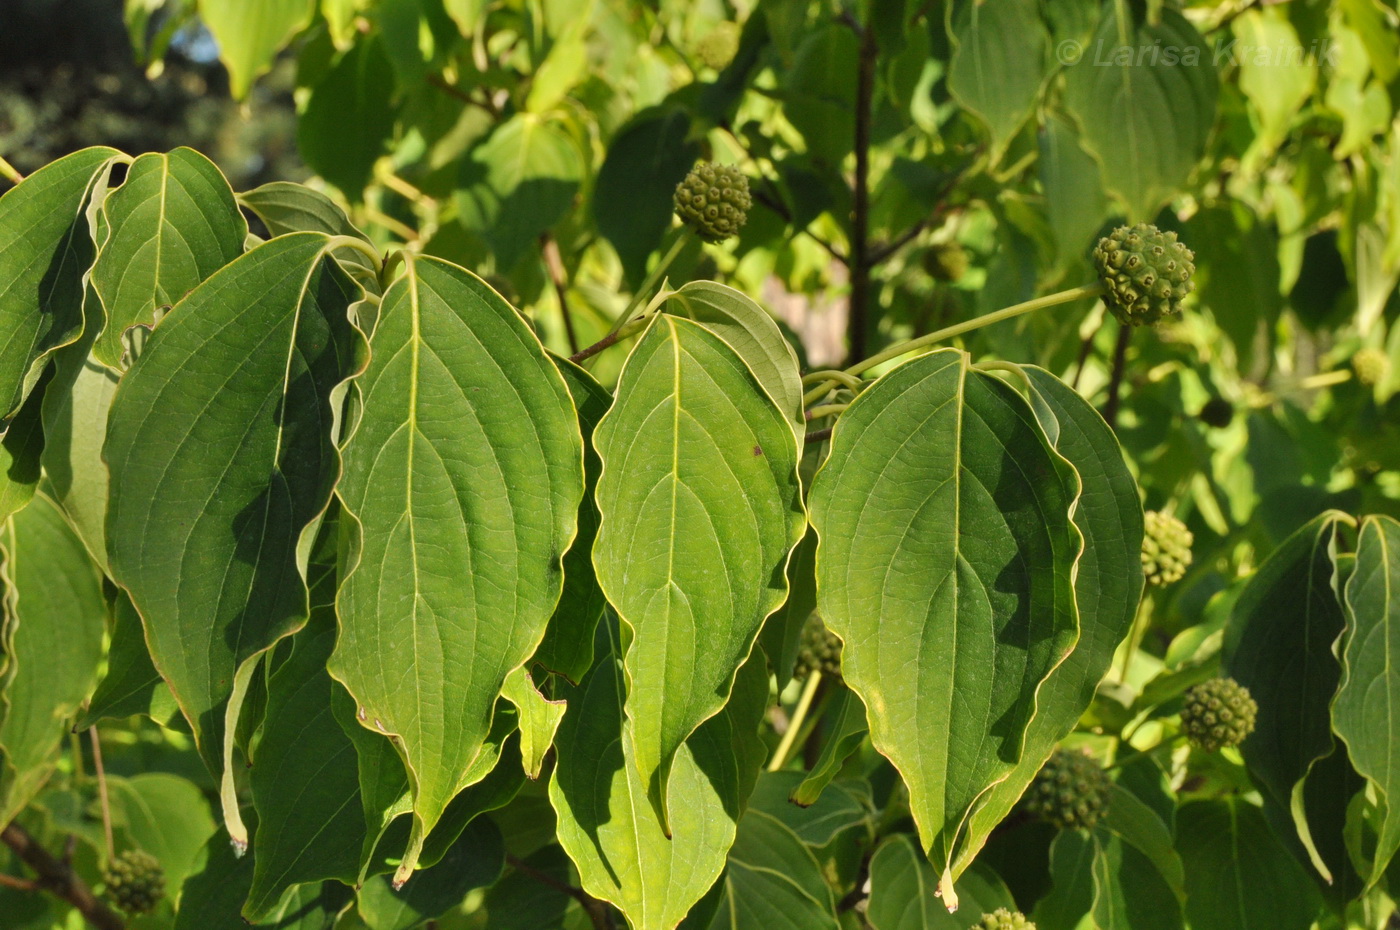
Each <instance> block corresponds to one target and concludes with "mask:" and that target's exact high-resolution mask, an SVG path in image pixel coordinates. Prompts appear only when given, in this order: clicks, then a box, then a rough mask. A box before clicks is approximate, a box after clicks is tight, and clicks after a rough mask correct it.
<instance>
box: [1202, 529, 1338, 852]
mask: <svg viewBox="0 0 1400 930" xmlns="http://www.w3.org/2000/svg"><path fill="white" fill-rule="evenodd" d="M1346 520H1347V518H1346V517H1345V516H1344V515H1342V514H1339V513H1337V512H1335V511H1332V512H1329V513H1325V514H1322V515H1321V516H1318V517H1316V518H1314V519H1313V520H1311V521H1309V522H1308V523H1307V524H1306V525H1305V526H1303V527H1302V528H1301V529H1299V530H1298V531H1297V532H1296V533H1294V534H1293V535H1292V536H1290V537H1288V539H1286V540H1284V542H1283V543H1282V544H1281V545H1280V546H1279V547H1278V548H1277V549H1275V550H1274V551H1273V552H1271V553H1269V557H1268V558H1267V559H1265V560H1264V562H1263V564H1261V565H1260V566H1259V568H1258V569H1257V570H1256V571H1255V573H1254V575H1253V576H1251V577H1250V579H1249V581H1248V582H1247V583H1246V584H1245V586H1244V590H1242V591H1241V592H1240V595H1239V597H1238V598H1237V599H1236V601H1235V604H1234V608H1233V609H1232V610H1231V611H1230V621H1229V627H1228V629H1227V635H1226V640H1225V648H1224V670H1225V673H1226V674H1228V675H1229V676H1230V677H1232V678H1234V679H1235V680H1236V681H1238V682H1239V683H1240V684H1242V685H1244V686H1245V687H1246V688H1248V689H1249V692H1250V694H1251V695H1252V696H1253V698H1254V700H1255V701H1256V702H1257V703H1258V705H1259V713H1258V716H1257V717H1256V718H1255V724H1254V732H1253V733H1251V734H1250V736H1249V738H1248V739H1246V740H1245V741H1244V744H1243V745H1241V747H1240V752H1241V753H1243V754H1244V759H1245V763H1246V764H1247V765H1248V766H1249V770H1250V773H1251V774H1252V775H1253V776H1254V777H1255V779H1257V780H1258V781H1259V783H1260V784H1261V786H1262V787H1263V788H1264V790H1265V791H1266V792H1267V793H1268V794H1269V795H1270V796H1271V798H1272V800H1273V801H1274V803H1276V804H1278V805H1279V806H1280V807H1281V808H1282V809H1284V810H1286V811H1289V812H1290V813H1291V815H1292V818H1293V822H1294V825H1295V827H1296V829H1297V831H1298V837H1299V839H1300V840H1302V842H1303V844H1304V846H1305V847H1307V848H1308V849H1309V850H1313V849H1314V844H1313V842H1312V838H1311V835H1310V831H1309V828H1308V821H1307V817H1306V814H1305V812H1304V810H1303V806H1302V782H1303V779H1304V778H1306V777H1307V774H1308V772H1309V771H1311V770H1312V767H1313V765H1314V764H1316V762H1317V761H1318V760H1319V759H1322V758H1324V757H1325V756H1327V755H1329V754H1330V753H1331V752H1332V748H1333V739H1332V720H1331V716H1330V714H1329V712H1328V707H1329V705H1330V704H1331V702H1332V697H1333V695H1335V694H1336V692H1337V683H1338V681H1339V680H1340V678H1341V674H1342V670H1341V666H1340V665H1339V664H1338V662H1337V657H1336V656H1335V655H1333V653H1332V647H1333V644H1334V643H1336V641H1337V637H1338V636H1340V635H1341V632H1342V628H1343V626H1344V624H1345V619H1344V617H1343V614H1342V605H1341V604H1340V603H1339V602H1338V599H1337V594H1336V591H1335V588H1334V584H1333V582H1334V575H1335V571H1336V569H1335V565H1334V560H1333V552H1334V549H1335V546H1336V541H1337V533H1338V531H1339V528H1340V524H1341V523H1342V522H1343V521H1346ZM1317 864H1318V867H1319V869H1320V870H1321V871H1322V874H1323V876H1324V877H1325V878H1329V879H1330V878H1331V876H1330V875H1329V874H1328V871H1327V869H1326V866H1324V865H1323V864H1322V862H1321V861H1320V860H1319V861H1318V862H1317Z"/></svg>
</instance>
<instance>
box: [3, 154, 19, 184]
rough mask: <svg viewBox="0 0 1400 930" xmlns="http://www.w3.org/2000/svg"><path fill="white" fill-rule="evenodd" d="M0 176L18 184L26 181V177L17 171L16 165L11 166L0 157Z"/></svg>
mask: <svg viewBox="0 0 1400 930" xmlns="http://www.w3.org/2000/svg"><path fill="white" fill-rule="evenodd" d="M0 175H3V176H4V177H6V178H9V179H10V180H11V181H13V182H14V183H16V184H18V183H19V182H20V181H23V180H24V175H22V174H20V173H19V171H17V170H16V169H15V166H14V165H12V164H10V163H9V162H7V161H6V160H5V159H4V158H2V157H0Z"/></svg>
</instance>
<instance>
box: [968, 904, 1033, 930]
mask: <svg viewBox="0 0 1400 930" xmlns="http://www.w3.org/2000/svg"><path fill="white" fill-rule="evenodd" d="M972 930H1035V924H1033V923H1031V921H1030V919H1029V918H1028V917H1026V915H1025V914H1022V913H1021V912H1020V911H1009V910H1007V909H1006V908H1004V907H999V908H997V909H996V910H994V911H992V912H991V913H990V914H983V915H982V919H981V920H979V921H978V922H977V923H975V924H973V928H972Z"/></svg>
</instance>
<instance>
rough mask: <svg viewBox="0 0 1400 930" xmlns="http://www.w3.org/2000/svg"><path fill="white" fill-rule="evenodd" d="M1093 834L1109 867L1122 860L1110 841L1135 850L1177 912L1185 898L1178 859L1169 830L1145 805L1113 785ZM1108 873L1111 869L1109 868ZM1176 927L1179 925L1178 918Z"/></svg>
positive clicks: (1183, 873) (1183, 880) (1179, 860)
mask: <svg viewBox="0 0 1400 930" xmlns="http://www.w3.org/2000/svg"><path fill="white" fill-rule="evenodd" d="M1096 832H1097V833H1098V835H1099V840H1100V843H1099V845H1100V851H1101V852H1102V853H1104V854H1106V855H1107V856H1108V858H1109V860H1110V861H1111V862H1113V863H1121V862H1122V861H1123V858H1122V854H1121V853H1119V852H1118V851H1117V850H1116V849H1113V848H1112V843H1111V842H1110V841H1114V842H1117V841H1122V842H1123V843H1126V844H1127V845H1128V846H1131V847H1132V848H1133V849H1134V850H1136V851H1137V853H1138V854H1139V855H1141V856H1142V858H1143V859H1144V860H1145V861H1146V864H1147V865H1149V866H1150V867H1151V870H1152V871H1154V872H1155V873H1156V874H1157V876H1158V878H1159V879H1160V884H1162V885H1163V886H1164V887H1165V888H1166V889H1167V890H1168V891H1170V892H1171V894H1172V896H1173V897H1175V898H1176V899H1177V900H1176V910H1177V911H1178V912H1179V911H1180V904H1181V901H1182V900H1184V899H1185V897H1186V887H1185V882H1186V878H1185V871H1184V869H1183V866H1182V864H1181V857H1180V856H1179V855H1177V852H1176V850H1175V849H1173V848H1172V834H1171V828H1170V827H1168V826H1167V824H1166V823H1165V822H1164V821H1163V820H1162V818H1161V817H1160V816H1158V814H1157V812H1156V811H1154V810H1153V809H1152V808H1151V807H1149V806H1148V804H1147V802H1145V801H1143V800H1141V799H1139V798H1138V796H1137V795H1135V794H1133V793H1132V792H1131V791H1129V790H1128V789H1126V788H1124V787H1123V786H1122V785H1114V786H1113V788H1112V789H1111V791H1110V792H1109V796H1108V804H1107V810H1106V811H1105V813H1104V817H1103V819H1102V820H1100V821H1099V824H1098V827H1097V830H1096ZM1110 871H1113V869H1112V868H1110ZM1164 909H1169V908H1164ZM1177 925H1178V926H1179V925H1180V917H1179V914H1178V918H1177Z"/></svg>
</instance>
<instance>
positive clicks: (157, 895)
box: [102, 849, 165, 914]
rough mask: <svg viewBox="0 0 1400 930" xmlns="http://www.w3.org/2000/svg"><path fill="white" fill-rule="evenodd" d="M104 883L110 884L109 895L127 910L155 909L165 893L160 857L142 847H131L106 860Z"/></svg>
mask: <svg viewBox="0 0 1400 930" xmlns="http://www.w3.org/2000/svg"><path fill="white" fill-rule="evenodd" d="M102 883H103V884H104V885H106V886H107V897H108V899H109V900H111V902H112V903H113V904H114V905H116V907H117V908H119V909H120V910H122V911H125V912H126V913H128V914H145V913H146V912H148V911H152V910H154V909H155V906H156V905H157V904H159V903H160V899H161V896H162V895H164V894H165V873H164V872H163V871H162V870H161V867H160V860H158V859H156V857H155V856H152V855H151V854H150V853H147V852H142V851H141V850H139V849H128V850H127V851H126V852H124V853H122V854H121V855H120V856H117V857H116V858H115V859H113V860H112V861H111V862H109V863H107V868H106V869H105V870H104V871H103V873H102Z"/></svg>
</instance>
